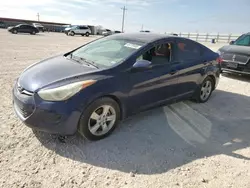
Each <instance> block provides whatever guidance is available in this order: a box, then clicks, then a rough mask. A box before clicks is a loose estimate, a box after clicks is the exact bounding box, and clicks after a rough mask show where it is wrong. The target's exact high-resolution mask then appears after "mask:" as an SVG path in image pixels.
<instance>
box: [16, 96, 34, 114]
mask: <svg viewBox="0 0 250 188" xmlns="http://www.w3.org/2000/svg"><path fill="white" fill-rule="evenodd" d="M14 105H15V107H16V110H18V112H19V113H20V114H21V115H22V116H23V117H24V118H27V117H28V116H30V115H31V114H32V113H33V111H34V109H35V106H34V105H33V104H24V103H23V102H21V101H19V100H18V99H15V101H14Z"/></svg>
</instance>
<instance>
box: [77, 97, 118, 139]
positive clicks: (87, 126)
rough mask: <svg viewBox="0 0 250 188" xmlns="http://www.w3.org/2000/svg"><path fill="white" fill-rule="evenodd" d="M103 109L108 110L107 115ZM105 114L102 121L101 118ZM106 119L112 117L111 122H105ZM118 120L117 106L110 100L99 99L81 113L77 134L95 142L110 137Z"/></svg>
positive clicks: (105, 98) (106, 98)
mask: <svg viewBox="0 0 250 188" xmlns="http://www.w3.org/2000/svg"><path fill="white" fill-rule="evenodd" d="M105 108H106V109H109V110H106V111H107V112H108V113H105V110H104V109H105ZM105 114H106V116H104V119H103V118H101V116H103V115H105ZM108 117H109V118H110V119H111V117H112V120H110V121H109V120H107V118H108ZM105 118H106V119H105ZM103 120H104V121H103ZM119 120H120V107H119V105H118V104H117V103H116V102H115V101H114V100H113V99H111V98H108V97H104V98H100V99H97V100H96V101H94V102H93V103H91V104H90V105H89V106H88V107H87V108H86V110H85V111H84V112H83V113H82V115H81V117H80V120H79V123H78V132H79V133H80V135H81V136H83V137H85V138H86V139H88V140H91V141H97V140H100V139H103V138H105V137H107V136H108V135H110V134H111V133H112V132H113V131H114V129H115V128H116V126H117V124H118V123H119ZM98 121H99V123H98ZM103 122H104V123H103ZM105 129H106V130H105ZM95 130H96V131H95ZM93 132H95V133H93Z"/></svg>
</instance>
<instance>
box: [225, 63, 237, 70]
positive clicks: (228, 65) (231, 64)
mask: <svg viewBox="0 0 250 188" xmlns="http://www.w3.org/2000/svg"><path fill="white" fill-rule="evenodd" d="M227 67H229V68H234V69H236V68H238V63H233V62H228V63H227Z"/></svg>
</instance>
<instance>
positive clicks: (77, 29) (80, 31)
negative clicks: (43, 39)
mask: <svg viewBox="0 0 250 188" xmlns="http://www.w3.org/2000/svg"><path fill="white" fill-rule="evenodd" d="M64 33H65V34H66V35H70V36H74V35H82V36H86V37H88V36H89V35H90V34H91V30H90V28H89V27H88V26H81V25H76V26H71V27H68V28H65V30H64Z"/></svg>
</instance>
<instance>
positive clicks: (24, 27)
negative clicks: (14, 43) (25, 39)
mask: <svg viewBox="0 0 250 188" xmlns="http://www.w3.org/2000/svg"><path fill="white" fill-rule="evenodd" d="M8 31H9V32H11V33H13V34H17V33H30V34H32V35H35V34H36V33H39V30H38V29H37V28H36V27H34V26H32V25H28V24H19V25H16V26H14V27H8Z"/></svg>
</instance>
